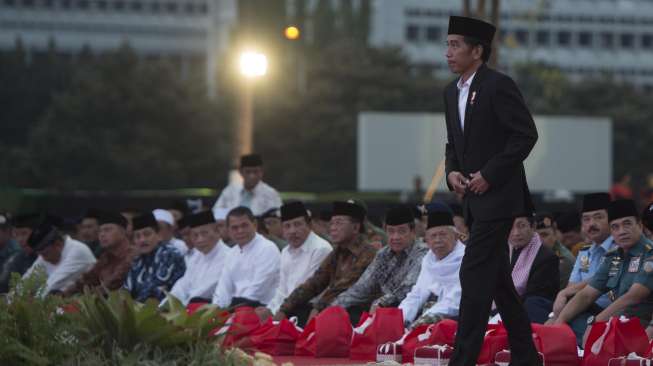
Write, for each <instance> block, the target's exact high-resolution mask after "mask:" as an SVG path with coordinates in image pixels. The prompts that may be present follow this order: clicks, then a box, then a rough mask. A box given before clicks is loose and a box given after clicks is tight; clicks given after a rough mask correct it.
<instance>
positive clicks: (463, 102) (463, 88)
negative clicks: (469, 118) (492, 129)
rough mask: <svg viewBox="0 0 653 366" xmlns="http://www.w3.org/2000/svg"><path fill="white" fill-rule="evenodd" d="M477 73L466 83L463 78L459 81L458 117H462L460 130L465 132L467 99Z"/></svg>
mask: <svg viewBox="0 0 653 366" xmlns="http://www.w3.org/2000/svg"><path fill="white" fill-rule="evenodd" d="M475 75H476V73H473V74H472V76H470V77H469V78H468V79H467V80H466V81H465V82H464V83H463V82H462V78H460V79H459V80H458V115H459V116H460V128H461V129H462V130H463V131H465V111H466V110H467V97H468V96H469V88H470V87H471V86H472V81H473V80H474V76H475Z"/></svg>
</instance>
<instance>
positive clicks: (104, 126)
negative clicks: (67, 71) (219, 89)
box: [15, 47, 231, 189]
mask: <svg viewBox="0 0 653 366" xmlns="http://www.w3.org/2000/svg"><path fill="white" fill-rule="evenodd" d="M230 130H231V118H230V114H229V113H228V109H227V108H220V106H214V105H211V104H210V103H209V101H207V100H206V98H205V93H204V89H203V88H202V86H198V85H188V84H185V83H184V82H182V81H181V80H180V79H179V78H178V77H177V76H176V73H175V72H174V70H173V69H171V67H170V66H169V65H167V64H165V63H163V62H158V63H147V62H140V61H139V60H138V58H137V57H136V55H135V54H134V53H133V52H132V51H131V50H130V49H129V48H127V47H123V48H121V49H120V50H118V51H117V52H115V53H114V54H112V55H110V56H107V57H103V58H101V59H99V60H98V61H97V62H94V63H92V64H89V65H88V66H87V67H84V68H81V69H79V70H78V71H77V73H76V75H75V77H74V80H73V85H72V87H71V88H70V89H69V90H67V91H65V92H61V93H57V94H56V95H55V96H54V99H53V102H52V104H51V105H50V106H49V108H48V110H47V112H46V114H45V115H44V117H43V118H42V120H41V121H40V122H39V124H38V126H36V127H35V128H33V129H32V131H31V135H30V142H29V144H28V145H27V147H26V149H25V151H24V153H23V156H24V159H22V161H23V162H25V163H24V165H22V166H17V167H15V168H16V169H20V170H21V171H22V172H21V174H19V175H20V176H21V177H22V179H21V180H19V181H17V182H16V184H17V185H18V186H22V187H34V186H36V187H56V188H61V189H80V188H86V189H134V188H177V187H188V186H214V185H216V180H217V179H216V178H218V176H220V177H226V172H227V164H228V158H229V156H228V152H229V148H228V147H229V146H228V145H229V141H230V138H229V136H230V134H229V132H230Z"/></svg>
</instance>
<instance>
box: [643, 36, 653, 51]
mask: <svg viewBox="0 0 653 366" xmlns="http://www.w3.org/2000/svg"><path fill="white" fill-rule="evenodd" d="M642 48H644V49H647V50H650V49H651V48H653V34H644V35H643V36H642Z"/></svg>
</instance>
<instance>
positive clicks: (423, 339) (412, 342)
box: [397, 324, 435, 363]
mask: <svg viewBox="0 0 653 366" xmlns="http://www.w3.org/2000/svg"><path fill="white" fill-rule="evenodd" d="M434 326H435V324H422V325H418V326H417V327H415V328H413V329H412V330H411V331H410V332H408V333H406V334H405V335H404V337H403V338H402V339H401V340H399V342H397V343H399V344H401V346H402V348H401V359H402V362H407V363H410V362H413V358H414V356H415V350H416V349H417V348H419V347H423V346H428V345H429V338H431V331H432V329H433V327H434Z"/></svg>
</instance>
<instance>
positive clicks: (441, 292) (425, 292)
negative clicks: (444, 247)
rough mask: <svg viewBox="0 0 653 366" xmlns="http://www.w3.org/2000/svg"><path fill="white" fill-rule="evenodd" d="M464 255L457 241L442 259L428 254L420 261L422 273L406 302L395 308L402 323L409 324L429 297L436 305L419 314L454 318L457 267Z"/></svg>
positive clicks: (456, 311)
mask: <svg viewBox="0 0 653 366" xmlns="http://www.w3.org/2000/svg"><path fill="white" fill-rule="evenodd" d="M464 254H465V245H464V244H463V243H461V242H460V241H458V242H457V243H456V246H455V247H454V249H453V251H451V253H449V255H447V256H446V257H444V258H442V259H438V258H437V257H436V256H435V254H433V251H430V250H429V252H428V253H427V254H426V255H425V256H424V259H422V269H421V270H420V272H419V276H418V277H417V282H416V283H415V285H414V286H413V288H412V289H411V290H410V292H409V293H408V295H406V298H405V299H404V300H403V301H402V302H401V304H399V308H400V309H401V311H402V312H403V313H404V320H405V321H407V322H411V323H412V322H413V321H414V320H415V317H416V316H417V312H418V311H419V309H420V308H421V307H422V306H423V305H424V303H425V302H426V301H427V300H428V298H429V296H430V295H431V294H434V295H435V296H437V297H438V302H437V303H435V305H433V306H432V307H431V308H429V309H427V310H425V311H424V312H423V314H441V315H446V316H456V315H458V308H459V306H460V295H461V293H462V290H461V287H460V278H459V272H460V264H461V263H462V260H463V255H464Z"/></svg>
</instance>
